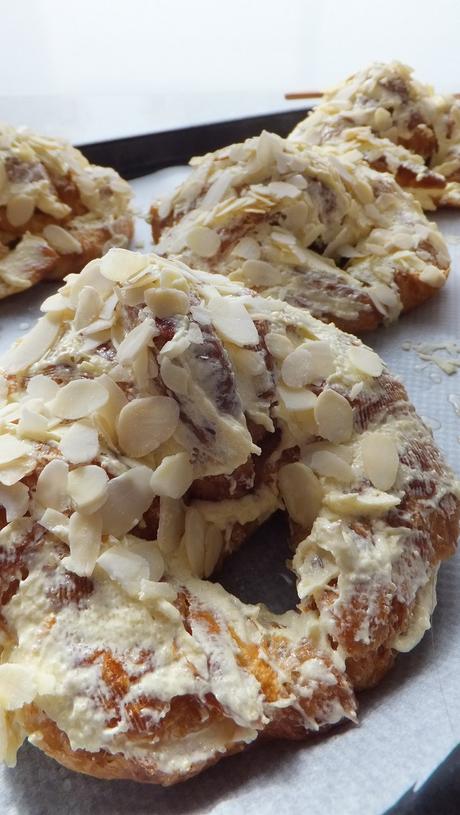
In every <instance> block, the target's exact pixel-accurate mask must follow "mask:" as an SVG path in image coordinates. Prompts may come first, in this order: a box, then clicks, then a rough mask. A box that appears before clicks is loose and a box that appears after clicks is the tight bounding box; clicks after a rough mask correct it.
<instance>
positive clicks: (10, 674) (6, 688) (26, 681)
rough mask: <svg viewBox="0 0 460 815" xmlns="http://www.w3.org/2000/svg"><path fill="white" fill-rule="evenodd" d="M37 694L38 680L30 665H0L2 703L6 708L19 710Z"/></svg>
mask: <svg viewBox="0 0 460 815" xmlns="http://www.w3.org/2000/svg"><path fill="white" fill-rule="evenodd" d="M36 695H37V682H36V678H35V675H34V672H33V671H32V670H31V668H30V666H29V665H16V664H14V663H11V662H9V663H8V662H6V663H4V664H3V665H0V705H1V707H2V708H3V709H4V710H17V709H18V708H21V707H22V706H23V705H25V704H28V703H30V702H32V701H33V700H34V698H35V696H36Z"/></svg>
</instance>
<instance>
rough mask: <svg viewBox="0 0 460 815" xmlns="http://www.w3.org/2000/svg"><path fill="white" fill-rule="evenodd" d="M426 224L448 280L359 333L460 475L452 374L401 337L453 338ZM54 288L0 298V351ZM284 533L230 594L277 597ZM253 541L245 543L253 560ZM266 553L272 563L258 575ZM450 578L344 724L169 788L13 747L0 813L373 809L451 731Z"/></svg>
mask: <svg viewBox="0 0 460 815" xmlns="http://www.w3.org/2000/svg"><path fill="white" fill-rule="evenodd" d="M186 172H187V170H186V169H185V168H171V169H168V170H162V171H160V172H158V173H155V174H154V175H151V176H147V177H145V178H143V179H138V180H137V181H136V182H134V187H135V189H136V192H137V197H138V206H139V209H140V210H142V209H145V210H147V207H148V204H149V203H150V202H151V201H152V199H153V198H155V197H156V196H158V195H160V194H163V193H167V192H168V191H170V190H171V189H172V188H173V187H174V186H175V185H176V184H177V183H179V181H180V180H181V179H182V178H183V177H184V175H185V173H186ZM436 220H437V221H438V222H439V224H440V225H441V227H442V229H443V231H444V232H445V234H446V235H448V236H449V238H448V240H449V248H450V251H451V254H452V260H453V271H452V274H451V277H450V279H449V281H448V283H447V285H446V286H445V288H444V289H443V290H442V291H441V293H440V294H439V295H438V296H436V297H435V298H434V299H433V300H432V301H431V302H429V303H428V304H426V305H424V306H422V307H421V308H419V309H418V310H416V311H415V312H414V313H413V314H411V315H408V316H406V317H403V318H402V319H401V320H400V321H399V322H398V323H397V324H395V325H393V326H390V328H387V329H382V330H380V331H378V332H376V333H374V334H372V335H368V337H367V340H366V341H367V342H368V344H369V345H371V346H372V347H374V348H375V349H376V350H377V351H378V352H379V353H380V354H381V355H382V357H383V358H384V359H385V360H386V361H387V362H388V364H389V366H390V368H391V370H392V371H393V372H394V373H397V374H399V375H400V376H401V377H402V379H403V381H404V382H405V384H406V386H407V388H408V390H409V394H410V396H411V398H412V400H413V402H414V403H415V405H416V407H417V410H418V412H419V413H420V414H421V415H422V416H423V417H424V418H425V420H426V421H427V422H428V423H429V424H431V426H432V427H433V431H434V435H435V438H436V440H437V442H438V444H439V445H440V447H441V448H442V449H443V451H444V453H445V455H446V457H447V459H448V460H449V462H450V464H451V465H452V466H453V467H454V468H456V469H457V472H458V471H459V470H460V466H459V459H460V415H457V413H456V411H455V399H457V404H458V405H460V372H458V373H455V374H453V375H452V376H447V375H446V374H445V373H443V372H442V371H440V370H439V369H438V368H437V367H436V366H434V365H433V364H430V363H427V362H422V361H421V360H420V359H419V356H418V355H417V353H416V352H415V351H414V350H403V347H402V344H403V343H407V342H408V341H411V342H412V343H421V342H424V343H432V344H434V343H436V342H437V341H441V342H443V341H445V340H456V339H457V340H460V330H459V329H460V324H459V316H458V310H459V303H460V214H455V213H443V214H441V215H439V216H437V217H436ZM137 240H138V241H143V242H144V245H143V247H142V248H141V247H138V248H140V249H141V251H149V249H150V240H149V231H148V228H147V227H146V225H145V224H140V225H139V227H138V234H137ZM134 248H136V247H134ZM54 288H56V286H54V285H53V286H50V285H43V286H40V287H37V288H36V289H33V290H32V291H31V292H29V293H26V294H22V295H19V296H16V297H13V298H12V299H10V300H9V301H6V302H2V303H0V351H3V350H4V349H5V348H6V347H8V346H9V345H10V343H11V341H12V340H13V339H14V338H16V337H18V336H20V335H21V334H22V333H23V332H24V331H25V330H27V329H28V328H29V327H30V326H31V325H32V323H33V321H34V319H35V317H36V316H37V315H38V307H39V304H40V302H41V301H42V300H43V299H44V298H45V297H46V296H48V294H49V293H50V292H51V291H52V290H53V289H54ZM439 353H441V354H442V355H443V356H446V355H447V352H446V351H442V352H439ZM452 397H453V399H452ZM459 413H460V408H459ZM282 535H283V525H282V523H281V522H280V521H279V520H275V521H274V522H273V523H272V524H271V525H270V526H269V528H268V529H267V528H265V529H264V530H263V531H262V533H259V535H258V537H257V540H256V541H255V542H254V544H248V546H247V547H246V549H245V551H244V552H243V551H242V552H241V553H239V554H238V555H237V558H240V560H235V561H234V562H233V563H230V564H229V565H228V567H226V570H225V576H224V579H223V582H224V584H225V585H226V586H227V588H228V589H230V590H232V591H233V590H238V591H239V592H240V594H239V596H240V597H241V598H242V599H245V600H248V599H249V600H251V601H256V600H262V599H263V600H265V601H269V602H271V604H272V607H273V608H274V610H278V608H277V604H278V605H281V606H282V605H283V604H284V603H285V602H289V597H292V584H290V578H289V575H288V573H287V572H286V570H285V569H284V568H283V559H284V557H286V551H285V550H284V549H281V550H279V537H280V536H282ZM251 548H252V549H254V551H255V552H256V553H257V556H256V557H255V558H254V557H253V559H252V561H251V556H250V551H251ZM246 552H248V554H246ZM272 552H273V559H274V560H275V564H274V566H273V567H272V572H273V573H272V575H271V576H270V579H265V568H266V567H270V565H271V564H270V557H271V554H270V553H272ZM275 553H277V554H276V558H275ZM239 569H240V570H239ZM241 570H244V573H243V576H242V572H241ZM248 576H249V577H248ZM459 581H460V559H459V557H456V558H454V559H452V560H451V561H449V562H448V563H446V564H444V566H443V567H442V568H441V571H440V577H439V581H438V606H437V609H436V612H435V615H434V619H433V627H432V630H431V632H429V633H428V634H427V635H426V636H425V638H424V639H423V641H422V643H421V644H420V645H419V646H418V647H417V648H416V649H415V650H414V651H413V652H412V653H410V654H407V655H401V656H400V657H399V659H398V661H397V664H396V667H395V668H394V669H393V671H392V672H391V673H390V675H389V676H388V677H387V679H385V680H384V682H383V683H382V684H381V685H380V686H379V687H378V688H376V689H375V690H373V691H370V692H367V693H365V694H362V695H361V700H360V722H361V723H360V725H359V726H357V727H353V726H344V727H341V728H339V729H337V730H335V731H333V732H331V733H330V734H329V735H325V736H321V737H315V736H313V737H312V738H311V739H310V740H309V741H307V742H304V743H294V744H287V743H283V742H271V743H265V744H264V743H260V744H258V745H257V746H256V747H254V748H251V749H249V750H247V751H246V752H245V753H242V754H240V755H238V756H234V757H232V758H226V759H223V761H222V762H221V763H220V764H218V765H217V766H216V767H214V768H212V769H210V770H208V771H207V772H205V773H204V774H202V775H200V776H198V778H196V779H193V780H191V781H188V782H186V783H185V784H181V785H179V786H176V787H173V788H170V789H161V788H159V787H151V786H147V785H138V784H135V783H131V782H107V781H98V780H95V779H92V778H87V777H84V776H81V775H77V774H75V773H72V772H70V771H67V770H65V769H63V768H62V767H59V765H58V764H56V763H55V762H54V761H52V760H51V759H48V758H47V757H45V756H44V755H43V754H42V753H41V752H40V751H39V750H37V749H35V748H34V747H31V746H30V745H25V746H24V747H23V748H21V750H20V752H19V756H18V765H17V767H16V768H15V769H13V770H9V769H5V768H3V769H2V770H0V778H1V783H0V812H1V813H2V815H61V813H66V815H67V814H68V815H87V814H88V815H89V814H91V815H106V813H107V815H109V814H110V815H127V813H129V815H147V814H148V815H153V813H155V815H183V814H184V815H185V813H187V815H189V814H190V815H192V814H196V815H198V814H199V815H205V813H206V814H207V813H212V815H239V813H244V815H285V813H286V815H305V813H308V815H324V813H327V815H381V813H382V812H383V811H384V810H385V809H386V808H388V807H390V806H391V805H392V804H394V803H395V801H396V800H397V799H398V798H399V797H400V796H401V795H402V794H403V793H404V792H405V791H406V790H407V789H408V788H410V787H411V786H413V785H420V784H421V783H422V782H423V781H424V780H425V779H426V778H427V777H428V775H429V774H430V773H431V772H432V770H433V769H434V768H435V767H436V766H437V765H438V764H439V763H440V762H441V761H442V760H443V759H444V758H445V757H446V756H447V754H448V753H449V752H450V751H451V750H452V749H453V747H454V746H455V745H456V744H457V743H458V742H459V741H460V624H459V619H460V593H459V591H458V583H459ZM243 595H245V596H243ZM254 595H255V596H254ZM440 815H441V813H440Z"/></svg>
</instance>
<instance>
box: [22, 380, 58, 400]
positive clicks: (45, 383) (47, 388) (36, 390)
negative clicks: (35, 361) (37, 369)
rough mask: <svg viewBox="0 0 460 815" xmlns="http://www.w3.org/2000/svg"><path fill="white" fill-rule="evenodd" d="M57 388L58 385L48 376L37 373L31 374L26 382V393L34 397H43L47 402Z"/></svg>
mask: <svg viewBox="0 0 460 815" xmlns="http://www.w3.org/2000/svg"><path fill="white" fill-rule="evenodd" d="M58 390H59V385H58V383H57V382H55V381H54V379H51V377H50V376H44V375H43V374H38V375H37V376H32V377H31V378H30V379H29V381H28V383H27V393H28V394H29V396H32V397H33V398H34V399H43V401H44V402H49V401H50V400H51V399H54V397H55V396H56V394H57V392H58Z"/></svg>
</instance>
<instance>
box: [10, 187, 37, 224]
mask: <svg viewBox="0 0 460 815" xmlns="http://www.w3.org/2000/svg"><path fill="white" fill-rule="evenodd" d="M34 209H35V201H34V199H33V198H32V197H31V196H30V195H22V194H18V195H12V196H11V198H10V199H9V200H8V201H7V204H6V218H7V220H8V221H9V223H10V224H11V226H23V225H24V224H26V223H27V221H30V219H31V217H32V215H33V214H34Z"/></svg>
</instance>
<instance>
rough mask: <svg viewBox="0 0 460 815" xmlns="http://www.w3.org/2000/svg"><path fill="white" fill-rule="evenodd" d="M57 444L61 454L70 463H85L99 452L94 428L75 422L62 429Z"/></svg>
mask: <svg viewBox="0 0 460 815" xmlns="http://www.w3.org/2000/svg"><path fill="white" fill-rule="evenodd" d="M59 446H60V448H61V453H62V455H63V456H64V458H65V459H66V460H67V461H70V463H71V464H85V463H86V462H88V461H92V460H93V458H96V456H97V455H98V453H99V434H98V432H97V430H96V428H94V427H90V426H89V425H87V424H84V423H83V422H75V424H72V425H71V427H69V429H68V430H64V432H63V435H62V439H61V441H60V444H59Z"/></svg>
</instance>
